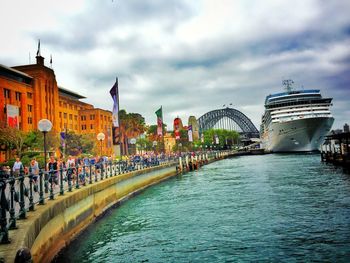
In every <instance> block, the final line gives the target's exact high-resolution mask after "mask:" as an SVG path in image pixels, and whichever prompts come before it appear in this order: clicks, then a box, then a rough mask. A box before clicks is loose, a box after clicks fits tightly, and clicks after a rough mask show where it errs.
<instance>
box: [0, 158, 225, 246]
mask: <svg viewBox="0 0 350 263" xmlns="http://www.w3.org/2000/svg"><path fill="white" fill-rule="evenodd" d="M224 152H226V151H224ZM227 152H228V151H227ZM221 153H223V152H221ZM219 154H220V153H219V152H218V151H211V152H200V153H196V154H193V153H182V154H180V155H179V156H175V157H168V156H163V157H161V158H159V157H153V158H151V157H150V158H138V159H137V160H136V159H134V160H128V161H103V162H98V163H95V164H88V165H79V164H77V165H75V166H73V167H65V166H64V165H63V164H59V168H58V169H57V170H49V171H47V170H44V169H41V170H39V173H38V174H34V173H32V170H31V169H29V171H28V173H25V170H24V169H23V168H22V169H20V171H19V173H17V174H16V173H15V172H13V171H12V170H11V171H7V172H6V171H0V244H7V243H10V240H9V233H8V231H9V230H12V229H17V220H22V219H26V218H27V213H28V212H31V211H34V210H35V206H36V205H45V203H46V202H47V200H54V199H55V197H56V196H58V195H60V196H63V195H64V193H65V192H73V191H75V190H78V189H80V188H83V187H85V186H86V185H91V184H94V183H97V182H99V181H102V180H105V179H107V178H110V177H115V176H118V175H121V174H124V173H128V172H132V171H138V170H143V169H147V168H149V167H155V166H159V165H164V164H174V165H175V164H176V168H177V170H178V171H181V172H182V171H186V170H187V171H190V170H194V167H195V166H194V162H195V163H196V168H198V166H197V165H198V163H201V164H202V163H206V162H207V161H208V160H209V159H217V158H219ZM180 164H181V167H180Z"/></svg>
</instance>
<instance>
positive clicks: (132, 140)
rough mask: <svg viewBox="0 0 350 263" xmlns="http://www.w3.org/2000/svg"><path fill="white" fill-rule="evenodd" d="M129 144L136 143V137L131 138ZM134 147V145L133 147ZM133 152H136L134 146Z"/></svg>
mask: <svg viewBox="0 0 350 263" xmlns="http://www.w3.org/2000/svg"><path fill="white" fill-rule="evenodd" d="M130 144H131V145H135V144H136V139H135V138H131V139H130ZM133 148H134V147H133ZM135 154H136V148H135Z"/></svg>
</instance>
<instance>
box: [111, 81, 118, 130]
mask: <svg viewBox="0 0 350 263" xmlns="http://www.w3.org/2000/svg"><path fill="white" fill-rule="evenodd" d="M109 93H110V94H111V96H112V99H113V111H112V122H113V127H119V118H118V112H119V105H118V104H119V92H118V78H117V79H116V81H115V83H114V85H113V87H112V88H111V90H110V91H109Z"/></svg>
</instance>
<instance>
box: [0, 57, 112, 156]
mask: <svg viewBox="0 0 350 263" xmlns="http://www.w3.org/2000/svg"><path fill="white" fill-rule="evenodd" d="M84 98H85V97H84V96H81V95H79V94H77V93H75V92H73V91H70V90H67V89H65V88H63V87H59V86H58V85H57V81H56V76H55V73H54V71H53V70H52V69H51V68H48V67H46V66H45V65H44V58H43V57H42V56H41V55H40V54H39V55H38V56H37V57H36V64H31V65H22V66H15V67H11V68H10V67H7V66H4V65H1V64H0V124H1V125H8V124H9V119H8V117H9V116H10V110H11V114H12V113H13V112H15V114H14V119H15V125H17V127H18V128H19V129H21V130H23V131H25V132H28V131H31V130H35V129H37V124H38V122H39V120H41V119H44V118H45V119H49V120H50V121H51V122H52V124H53V130H54V131H55V132H57V133H58V132H62V131H67V132H74V133H77V134H93V135H95V136H96V135H97V134H98V133H100V132H103V133H104V134H105V136H106V139H105V140H104V142H103V153H104V154H106V155H111V154H112V136H111V129H112V122H111V118H112V113H111V112H110V111H107V110H103V109H95V108H94V106H93V105H91V104H88V103H85V102H82V101H80V100H81V99H84ZM12 124H13V123H12ZM0 150H1V149H0ZM0 154H1V155H0V161H1V160H3V159H4V152H1V153H0Z"/></svg>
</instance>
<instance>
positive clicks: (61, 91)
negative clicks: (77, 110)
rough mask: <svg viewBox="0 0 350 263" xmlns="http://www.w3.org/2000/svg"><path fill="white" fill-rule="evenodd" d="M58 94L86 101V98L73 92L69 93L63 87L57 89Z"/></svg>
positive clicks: (69, 91)
mask: <svg viewBox="0 0 350 263" xmlns="http://www.w3.org/2000/svg"><path fill="white" fill-rule="evenodd" d="M58 92H59V93H61V94H62V93H63V94H64V95H66V96H67V95H68V96H69V97H72V98H73V99H86V97H84V96H82V95H80V94H78V93H76V92H74V91H71V90H68V89H65V88H63V87H58Z"/></svg>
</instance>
